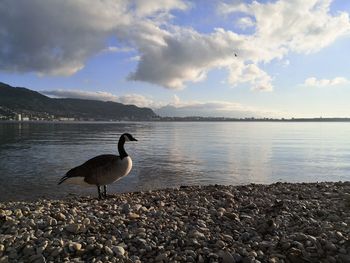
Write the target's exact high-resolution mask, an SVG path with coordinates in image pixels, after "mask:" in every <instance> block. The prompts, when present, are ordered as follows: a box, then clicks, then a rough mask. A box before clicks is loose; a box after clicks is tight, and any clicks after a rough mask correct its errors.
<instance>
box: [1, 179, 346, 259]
mask: <svg viewBox="0 0 350 263" xmlns="http://www.w3.org/2000/svg"><path fill="white" fill-rule="evenodd" d="M3 262H35V263H39V262H225V263H230V262H243V263H247V262H248V263H249V262H346V263H349V262H350V182H339V183H328V182H327V183H301V184H290V183H276V184H271V185H255V184H252V185H246V186H217V185H215V186H191V187H180V188H176V189H165V190H156V191H148V192H135V193H124V194H118V195H113V196H110V197H108V198H107V199H105V200H97V199H96V198H94V197H79V198H76V197H75V198H71V199H65V200H39V201H36V202H7V203H0V263H3Z"/></svg>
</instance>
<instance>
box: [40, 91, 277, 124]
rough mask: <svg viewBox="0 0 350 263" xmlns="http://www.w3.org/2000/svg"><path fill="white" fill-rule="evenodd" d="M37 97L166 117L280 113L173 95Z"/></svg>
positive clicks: (74, 93) (54, 93) (53, 94)
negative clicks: (123, 106) (122, 107)
mask: <svg viewBox="0 0 350 263" xmlns="http://www.w3.org/2000/svg"><path fill="white" fill-rule="evenodd" d="M40 93H42V94H44V95H48V96H50V97H54V98H75V99H88V100H100V101H113V102H119V103H123V104H132V105H136V106H138V107H147V108H151V109H153V110H154V111H155V112H156V113H157V114H159V115H160V116H164V117H166V116H168V117H174V116H176V117H186V116H203V117H228V118H245V117H280V116H282V114H281V113H279V112H276V111H271V110H266V109H260V108H256V107H250V106H246V105H243V104H241V103H237V102H230V101H208V102H201V101H183V100H181V99H180V98H179V97H178V96H177V95H174V96H173V98H172V100H171V101H168V102H166V101H159V100H155V99H153V98H152V97H149V96H144V95H141V94H126V95H121V96H116V95H113V94H111V93H108V92H104V91H97V92H93V91H83V90H62V89H59V90H50V91H49V90H47V91H45V90H43V91H40Z"/></svg>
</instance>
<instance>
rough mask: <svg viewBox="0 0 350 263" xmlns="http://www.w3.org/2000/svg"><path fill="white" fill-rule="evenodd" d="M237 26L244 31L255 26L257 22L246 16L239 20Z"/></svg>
mask: <svg viewBox="0 0 350 263" xmlns="http://www.w3.org/2000/svg"><path fill="white" fill-rule="evenodd" d="M237 25H238V26H239V27H240V28H242V29H246V28H249V27H252V26H254V25H255V22H254V21H253V19H251V18H250V17H249V16H245V17H241V18H240V19H238V20H237Z"/></svg>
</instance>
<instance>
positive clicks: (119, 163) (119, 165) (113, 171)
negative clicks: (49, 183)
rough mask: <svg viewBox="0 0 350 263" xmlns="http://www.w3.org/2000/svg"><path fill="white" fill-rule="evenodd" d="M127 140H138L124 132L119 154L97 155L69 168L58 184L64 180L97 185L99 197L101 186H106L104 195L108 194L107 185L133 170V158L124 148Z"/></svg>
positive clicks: (65, 181) (119, 144) (121, 137)
mask: <svg viewBox="0 0 350 263" xmlns="http://www.w3.org/2000/svg"><path fill="white" fill-rule="evenodd" d="M126 141H137V140H136V139H135V138H134V137H132V136H131V135H130V134H128V133H124V134H123V135H122V136H120V139H119V142H118V151H119V156H117V155H113V154H103V155H99V156H96V157H94V158H92V159H90V160H88V161H86V162H85V163H83V164H82V165H79V166H77V167H74V168H72V169H71V170H69V171H68V172H67V173H66V175H65V176H63V177H62V178H61V180H60V181H59V183H58V184H61V183H63V182H64V183H72V184H79V185H85V186H89V185H96V186H97V189H98V194H99V198H101V193H100V186H104V195H105V196H106V185H108V184H111V183H113V182H115V181H117V180H119V179H121V178H122V177H124V176H127V175H128V174H129V172H130V171H131V168H132V160H131V158H130V156H128V154H127V153H126V151H125V149H124V143H125V142H126Z"/></svg>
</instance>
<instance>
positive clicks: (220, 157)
mask: <svg viewBox="0 0 350 263" xmlns="http://www.w3.org/2000/svg"><path fill="white" fill-rule="evenodd" d="M124 132H129V133H131V134H132V135H133V136H134V137H135V138H137V139H138V140H139V141H138V142H130V143H127V144H126V145H125V148H126V151H127V152H128V154H129V155H130V156H131V157H132V159H133V169H132V171H131V173H130V174H129V176H127V177H125V178H123V179H122V180H120V181H118V182H115V183H113V184H112V185H110V186H109V193H113V192H129V191H139V190H150V189H158V188H168V187H176V186H180V185H197V184H198V185H208V184H233V185H238V184H247V183H263V184H266V183H273V182H316V181H349V180H350V139H349V135H350V123H346V122H344V123H342V122H337V123H334V122H329V123H328V122H301V123H300V122H135V123H132V122H118V123H29V122H28V123H26V122H23V123H0V201H8V200H33V199H37V198H55V199H56V198H64V197H67V196H69V195H70V194H79V195H94V196H96V194H97V193H96V192H97V191H96V187H92V188H82V187H78V186H69V185H57V181H58V180H59V179H60V178H61V177H62V176H63V175H64V174H65V173H66V172H67V171H68V170H69V169H71V168H72V167H75V166H77V165H80V164H82V163H83V162H85V161H86V160H88V159H89V158H92V157H94V156H96V155H100V154H105V153H112V154H117V142H118V139H119V136H120V135H121V134H122V133H124Z"/></svg>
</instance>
